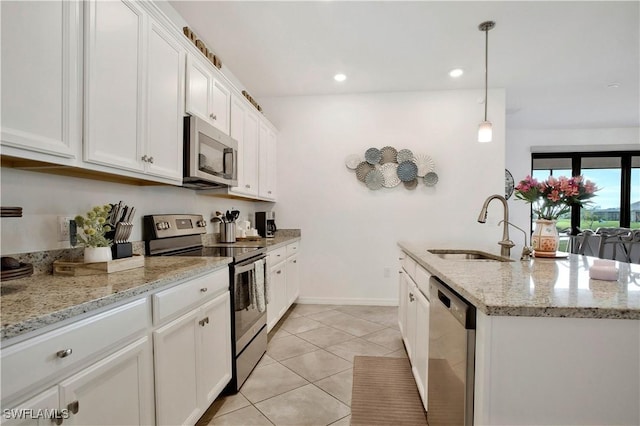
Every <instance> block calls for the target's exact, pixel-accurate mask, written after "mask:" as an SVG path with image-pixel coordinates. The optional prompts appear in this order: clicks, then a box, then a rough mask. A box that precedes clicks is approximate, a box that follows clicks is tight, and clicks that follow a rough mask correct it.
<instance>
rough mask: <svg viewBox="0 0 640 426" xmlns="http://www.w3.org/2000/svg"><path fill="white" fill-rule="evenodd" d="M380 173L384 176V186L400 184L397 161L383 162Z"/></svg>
mask: <svg viewBox="0 0 640 426" xmlns="http://www.w3.org/2000/svg"><path fill="white" fill-rule="evenodd" d="M380 171H381V172H382V175H383V176H384V183H383V185H384V187H385V188H393V187H394V186H398V185H399V184H400V178H399V177H398V164H397V163H385V164H383V165H382V167H381V168H380Z"/></svg>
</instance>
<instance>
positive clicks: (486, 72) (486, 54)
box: [484, 28, 489, 121]
mask: <svg viewBox="0 0 640 426" xmlns="http://www.w3.org/2000/svg"><path fill="white" fill-rule="evenodd" d="M484 37H485V38H484V121H487V103H488V102H487V101H488V96H487V92H488V87H489V28H486V29H485V30H484Z"/></svg>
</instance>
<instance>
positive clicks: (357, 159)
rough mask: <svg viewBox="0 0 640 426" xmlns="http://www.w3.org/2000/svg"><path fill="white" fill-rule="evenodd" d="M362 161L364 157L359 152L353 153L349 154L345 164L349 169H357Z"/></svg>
mask: <svg viewBox="0 0 640 426" xmlns="http://www.w3.org/2000/svg"><path fill="white" fill-rule="evenodd" d="M361 162H362V157H361V156H359V155H358V154H351V155H349V156H347V159H346V160H345V161H344V163H345V165H346V166H347V168H348V169H351V170H355V169H356V167H358V164H360V163H361Z"/></svg>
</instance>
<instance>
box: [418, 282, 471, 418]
mask: <svg viewBox="0 0 640 426" xmlns="http://www.w3.org/2000/svg"><path fill="white" fill-rule="evenodd" d="M429 295H430V300H431V308H430V312H429V382H428V383H429V387H428V389H429V399H428V403H427V420H428V422H429V426H438V425H472V424H473V387H474V375H475V351H476V308H475V306H473V305H471V304H469V303H468V302H467V301H465V300H464V299H463V298H461V297H460V296H459V295H457V294H456V293H455V292H453V291H452V290H451V289H449V287H447V286H446V285H445V284H444V283H442V281H440V280H439V279H438V278H436V277H431V278H430V280H429Z"/></svg>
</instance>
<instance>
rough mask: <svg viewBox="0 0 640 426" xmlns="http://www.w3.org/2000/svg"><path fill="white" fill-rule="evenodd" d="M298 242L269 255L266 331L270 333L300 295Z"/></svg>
mask: <svg viewBox="0 0 640 426" xmlns="http://www.w3.org/2000/svg"><path fill="white" fill-rule="evenodd" d="M298 249H299V244H298V242H295V243H291V244H288V245H287V246H285V247H281V248H279V249H276V250H273V251H272V252H270V253H269V303H268V304H267V330H268V331H270V330H271V329H272V328H273V327H274V326H275V325H276V324H277V323H278V321H280V318H282V316H283V315H284V314H285V313H286V312H287V310H288V309H289V308H290V307H291V305H292V304H293V303H294V302H295V301H296V299H297V298H298V295H299V294H300V273H299V271H298Z"/></svg>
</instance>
